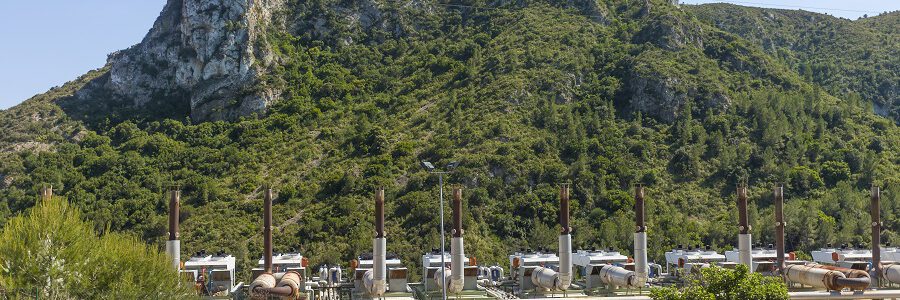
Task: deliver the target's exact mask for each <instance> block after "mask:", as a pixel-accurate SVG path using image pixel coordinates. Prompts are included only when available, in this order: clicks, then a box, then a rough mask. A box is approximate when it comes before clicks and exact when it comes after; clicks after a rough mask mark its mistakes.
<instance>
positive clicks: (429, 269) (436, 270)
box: [422, 249, 478, 293]
mask: <svg viewBox="0 0 900 300" xmlns="http://www.w3.org/2000/svg"><path fill="white" fill-rule="evenodd" d="M444 262H446V264H447V266H449V265H450V264H451V261H450V253H446V252H445V253H444ZM447 266H442V265H441V254H440V250H438V249H432V251H431V252H430V253H426V254H425V255H422V276H423V277H422V284H423V285H424V287H425V289H426V290H428V291H438V290H441V289H442V286H441V284H444V283H449V282H450V274H451V271H450V268H448V267H447ZM463 266H464V267H463V290H476V289H478V266H476V265H475V264H474V262H473V261H472V259H471V258H469V257H464V259H463ZM443 270H446V272H443ZM441 279H443V280H441ZM448 293H449V289H448Z"/></svg>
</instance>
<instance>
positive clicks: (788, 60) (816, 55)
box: [684, 4, 900, 122]
mask: <svg viewBox="0 0 900 300" xmlns="http://www.w3.org/2000/svg"><path fill="white" fill-rule="evenodd" d="M684 7H685V9H686V10H687V11H689V12H691V13H694V14H695V15H696V16H697V17H698V18H699V19H701V20H704V21H706V22H708V23H710V24H711V25H713V26H715V27H717V28H719V29H722V30H724V31H727V32H730V33H734V34H737V35H739V36H741V37H742V38H745V39H747V40H749V41H750V42H753V43H754V44H757V45H759V46H760V47H762V48H763V49H765V50H766V51H767V52H769V53H770V54H771V55H772V56H774V57H775V58H777V59H779V60H780V61H781V62H782V63H784V64H785V65H787V66H789V67H791V68H792V69H794V70H797V72H799V73H800V75H802V76H803V77H804V78H806V79H807V80H809V81H812V82H815V83H817V84H819V85H821V86H823V87H825V88H826V89H827V90H828V92H829V93H831V94H832V95H836V96H841V97H844V98H850V99H853V98H858V99H862V101H865V102H870V103H873V104H874V105H875V107H874V109H875V111H876V112H878V113H879V114H882V115H890V116H891V117H892V118H893V119H894V120H895V122H900V31H898V30H897V28H900V18H898V15H900V13H898V12H893V13H885V14H881V15H879V16H873V17H869V18H863V19H860V20H856V21H851V20H847V19H842V18H836V17H833V16H829V15H824V14H819V13H814V12H807V11H802V10H784V9H770V8H755V7H745V6H738V5H733V4H704V5H685V6H684ZM856 101H859V100H856Z"/></svg>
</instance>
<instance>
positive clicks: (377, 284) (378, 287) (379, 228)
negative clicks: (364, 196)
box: [366, 189, 387, 296]
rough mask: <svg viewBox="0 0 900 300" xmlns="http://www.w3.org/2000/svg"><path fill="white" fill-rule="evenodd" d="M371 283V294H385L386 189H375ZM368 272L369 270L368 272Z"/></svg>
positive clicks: (368, 286)
mask: <svg viewBox="0 0 900 300" xmlns="http://www.w3.org/2000/svg"><path fill="white" fill-rule="evenodd" d="M372 248H373V251H372V270H370V271H371V272H372V274H371V276H372V278H371V280H372V282H371V285H366V288H367V290H368V291H369V294H371V295H374V296H381V295H384V291H385V281H386V278H387V264H386V263H385V260H386V258H387V240H386V239H385V238H384V189H378V190H377V191H375V239H373V240H372ZM366 273H367V274H368V273H369V272H366Z"/></svg>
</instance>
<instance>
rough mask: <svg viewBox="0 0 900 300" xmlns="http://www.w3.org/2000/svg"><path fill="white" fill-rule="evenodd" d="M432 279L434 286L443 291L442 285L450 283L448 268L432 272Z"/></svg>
mask: <svg viewBox="0 0 900 300" xmlns="http://www.w3.org/2000/svg"><path fill="white" fill-rule="evenodd" d="M433 279H434V284H436V285H437V287H438V288H439V289H443V288H444V284H447V283H449V282H450V269H448V268H443V269H438V270H437V271H435V272H434V278H433ZM448 287H449V286H448ZM448 291H449V290H448Z"/></svg>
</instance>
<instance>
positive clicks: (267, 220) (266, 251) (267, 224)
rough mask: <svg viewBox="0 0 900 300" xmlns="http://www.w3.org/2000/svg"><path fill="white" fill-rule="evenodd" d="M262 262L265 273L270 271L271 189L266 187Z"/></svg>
mask: <svg viewBox="0 0 900 300" xmlns="http://www.w3.org/2000/svg"><path fill="white" fill-rule="evenodd" d="M263 201H264V202H263V262H264V264H265V266H264V270H265V272H266V273H272V189H271V188H267V189H266V197H265V200H263Z"/></svg>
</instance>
